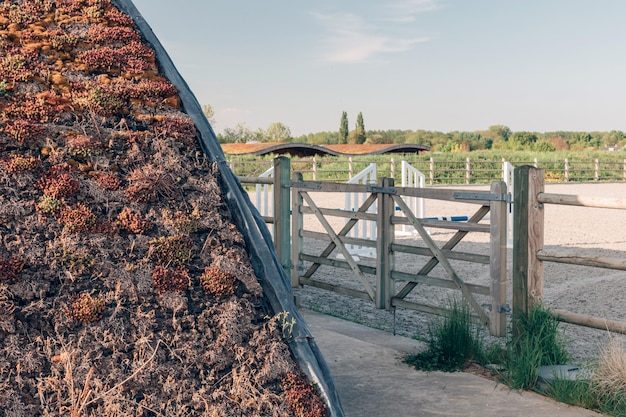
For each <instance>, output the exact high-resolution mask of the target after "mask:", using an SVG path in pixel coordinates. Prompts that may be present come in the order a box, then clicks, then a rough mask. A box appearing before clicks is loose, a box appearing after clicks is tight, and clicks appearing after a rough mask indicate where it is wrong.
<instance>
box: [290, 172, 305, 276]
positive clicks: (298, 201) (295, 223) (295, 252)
mask: <svg viewBox="0 0 626 417" xmlns="http://www.w3.org/2000/svg"><path fill="white" fill-rule="evenodd" d="M293 182H302V173H301V172H294V173H293ZM303 227H304V219H303V214H302V196H301V195H300V193H299V192H298V190H297V189H296V188H294V187H291V286H292V287H293V288H299V287H300V269H299V268H300V266H301V265H302V261H301V260H300V255H301V254H302V245H303V243H304V241H303V238H302V228H303Z"/></svg>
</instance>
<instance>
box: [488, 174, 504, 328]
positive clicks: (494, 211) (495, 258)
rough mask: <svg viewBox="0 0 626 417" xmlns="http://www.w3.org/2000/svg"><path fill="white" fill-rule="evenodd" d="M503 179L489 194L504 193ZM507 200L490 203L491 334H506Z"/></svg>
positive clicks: (492, 185)
mask: <svg viewBox="0 0 626 417" xmlns="http://www.w3.org/2000/svg"><path fill="white" fill-rule="evenodd" d="M506 193H507V188H506V183H505V182H504V181H495V182H493V183H492V184H491V194H498V195H505V194H506ZM507 205H508V203H507V201H505V200H494V201H491V203H490V208H489V213H490V218H491V220H490V223H489V228H490V233H491V238H490V239H489V241H490V252H491V253H490V255H489V258H490V262H489V265H490V275H491V314H490V318H489V333H490V334H491V335H493V336H500V337H502V336H506V309H505V304H506V246H507V230H508V229H507V217H508V216H507Z"/></svg>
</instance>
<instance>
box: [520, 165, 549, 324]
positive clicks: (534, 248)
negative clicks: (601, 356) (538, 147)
mask: <svg viewBox="0 0 626 417" xmlns="http://www.w3.org/2000/svg"><path fill="white" fill-rule="evenodd" d="M514 176H515V180H514V184H515V189H514V197H513V202H514V209H513V213H514V217H513V252H514V253H515V256H514V257H513V315H514V319H515V317H519V315H525V314H527V313H528V310H529V308H530V307H531V306H532V305H533V304H534V303H535V302H538V301H540V300H541V299H542V297H543V280H544V277H543V262H541V261H540V260H539V259H537V252H538V251H540V250H542V249H543V226H544V212H543V205H542V204H540V203H539V201H538V200H537V195H538V194H539V193H542V192H543V189H544V182H543V181H544V180H543V178H544V170H543V169H537V168H535V167H533V166H528V165H526V166H522V167H519V168H516V169H515V173H514ZM514 321H515V320H514ZM514 331H515V330H514Z"/></svg>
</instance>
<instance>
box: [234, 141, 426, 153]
mask: <svg viewBox="0 0 626 417" xmlns="http://www.w3.org/2000/svg"><path fill="white" fill-rule="evenodd" d="M429 149H430V148H429V147H427V146H424V145H415V144H376V145H355V144H342V145H314V144H310V143H276V142H266V143H224V144H222V150H223V151H224V153H226V154H228V155H269V154H276V155H285V154H287V155H292V156H313V155H332V156H339V155H346V156H351V155H381V154H386V153H420V152H426V151H428V150H429Z"/></svg>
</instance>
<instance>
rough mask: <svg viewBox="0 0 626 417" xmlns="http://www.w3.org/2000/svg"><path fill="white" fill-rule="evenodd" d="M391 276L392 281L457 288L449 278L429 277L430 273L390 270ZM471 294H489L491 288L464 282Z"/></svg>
mask: <svg viewBox="0 0 626 417" xmlns="http://www.w3.org/2000/svg"><path fill="white" fill-rule="evenodd" d="M391 278H392V279H393V280H394V281H398V282H400V281H405V282H415V283H417V284H425V285H430V286H433V287H440V288H449V289H451V290H456V289H458V287H457V285H456V283H455V282H454V281H451V280H449V279H442V278H436V277H431V276H430V275H416V274H409V273H407V272H400V271H392V272H391ZM465 285H467V288H468V289H469V290H470V292H472V293H473V294H481V295H489V294H491V288H490V287H487V286H484V285H475V284H465Z"/></svg>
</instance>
